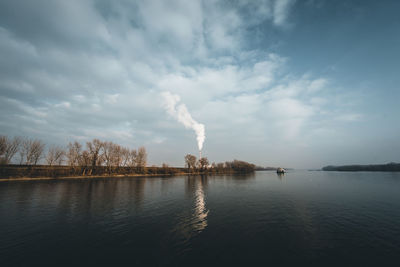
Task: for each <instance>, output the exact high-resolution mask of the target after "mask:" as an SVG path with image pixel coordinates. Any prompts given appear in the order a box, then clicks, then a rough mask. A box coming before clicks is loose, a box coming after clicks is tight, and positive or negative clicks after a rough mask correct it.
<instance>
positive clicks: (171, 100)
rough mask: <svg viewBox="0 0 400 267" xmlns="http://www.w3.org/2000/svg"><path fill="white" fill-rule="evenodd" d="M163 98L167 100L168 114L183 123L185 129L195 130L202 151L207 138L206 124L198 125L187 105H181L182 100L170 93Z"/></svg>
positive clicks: (164, 94)
mask: <svg viewBox="0 0 400 267" xmlns="http://www.w3.org/2000/svg"><path fill="white" fill-rule="evenodd" d="M162 96H163V97H164V100H165V109H166V110H167V112H168V114H170V115H171V116H172V117H174V118H175V119H177V120H178V121H179V122H180V123H182V124H183V125H184V126H185V128H188V129H193V130H194V131H195V133H196V138H197V146H198V147H199V150H200V151H201V150H202V149H203V143H204V139H205V138H206V134H205V129H204V124H201V123H198V122H197V121H195V120H194V119H193V118H192V115H190V113H189V111H188V110H187V108H186V106H185V104H182V103H181V104H179V102H180V100H181V98H180V97H179V96H178V95H174V94H171V93H170V92H163V93H162Z"/></svg>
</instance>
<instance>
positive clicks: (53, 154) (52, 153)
mask: <svg viewBox="0 0 400 267" xmlns="http://www.w3.org/2000/svg"><path fill="white" fill-rule="evenodd" d="M64 156H65V151H64V149H63V148H61V147H59V146H51V147H50V148H49V150H48V151H47V155H46V162H47V164H48V165H50V166H51V165H54V164H58V165H61V164H62V162H63V161H64Z"/></svg>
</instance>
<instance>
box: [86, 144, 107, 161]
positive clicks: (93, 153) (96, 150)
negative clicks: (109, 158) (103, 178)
mask: <svg viewBox="0 0 400 267" xmlns="http://www.w3.org/2000/svg"><path fill="white" fill-rule="evenodd" d="M86 147H87V149H88V151H89V154H90V158H91V162H92V167H95V166H98V165H101V161H102V155H101V149H102V148H103V142H101V141H100V140H99V139H93V141H92V142H86Z"/></svg>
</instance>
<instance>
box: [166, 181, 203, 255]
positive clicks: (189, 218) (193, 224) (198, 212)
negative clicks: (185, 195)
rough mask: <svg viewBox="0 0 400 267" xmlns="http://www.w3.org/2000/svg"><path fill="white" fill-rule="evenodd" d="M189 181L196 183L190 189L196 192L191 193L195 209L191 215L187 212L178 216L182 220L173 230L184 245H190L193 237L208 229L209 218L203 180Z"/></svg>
mask: <svg viewBox="0 0 400 267" xmlns="http://www.w3.org/2000/svg"><path fill="white" fill-rule="evenodd" d="M187 181H188V182H189V183H191V182H194V183H193V184H191V185H192V186H193V187H190V189H194V191H191V193H192V195H191V196H192V197H193V198H194V199H193V200H194V207H193V209H192V212H191V213H189V214H188V213H186V212H185V213H183V214H181V215H178V216H179V217H180V219H179V221H178V224H177V225H176V227H174V229H173V230H172V234H173V235H177V236H178V237H179V239H180V243H181V244H182V245H183V244H189V242H190V240H191V239H192V238H193V237H195V236H196V235H198V234H200V233H201V232H202V231H203V230H204V229H205V228H206V227H207V216H208V210H207V208H206V201H205V196H204V190H203V180H202V179H199V178H189V177H188V180H187ZM189 192H190V191H189ZM185 249H186V248H185ZM185 249H183V250H185Z"/></svg>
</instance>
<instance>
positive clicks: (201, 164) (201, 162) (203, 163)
mask: <svg viewBox="0 0 400 267" xmlns="http://www.w3.org/2000/svg"><path fill="white" fill-rule="evenodd" d="M197 164H198V166H199V168H200V169H201V170H205V169H206V168H207V167H208V165H209V162H208V159H207V158H206V157H202V158H201V159H199V160H198V163H197Z"/></svg>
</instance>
